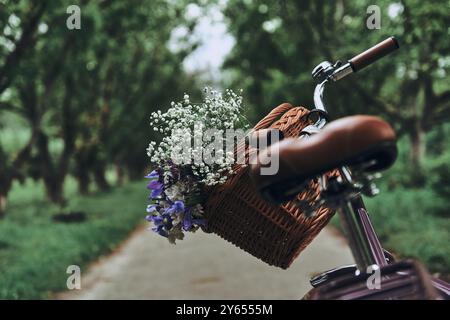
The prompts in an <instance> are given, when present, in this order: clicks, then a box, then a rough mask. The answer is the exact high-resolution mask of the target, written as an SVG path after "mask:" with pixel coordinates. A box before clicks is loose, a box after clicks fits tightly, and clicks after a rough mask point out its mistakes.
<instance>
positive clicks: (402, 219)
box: [366, 188, 450, 276]
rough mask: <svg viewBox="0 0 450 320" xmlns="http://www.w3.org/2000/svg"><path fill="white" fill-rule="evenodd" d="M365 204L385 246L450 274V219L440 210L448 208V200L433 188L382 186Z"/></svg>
mask: <svg viewBox="0 0 450 320" xmlns="http://www.w3.org/2000/svg"><path fill="white" fill-rule="evenodd" d="M366 204H367V208H368V210H369V213H370V216H371V218H372V220H373V223H374V226H375V230H376V231H377V233H378V235H379V237H380V239H381V242H382V243H383V245H384V247H385V248H387V249H388V250H391V251H392V252H394V253H395V254H398V255H399V256H401V257H414V258H416V259H418V260H420V261H423V262H424V263H425V264H426V265H427V266H428V268H429V269H430V271H431V272H440V273H443V274H444V275H446V276H448V275H449V270H450V248H449V246H448V243H450V234H449V232H448V230H449V228H450V220H449V219H448V218H446V217H443V216H440V215H439V214H438V213H439V212H441V211H442V210H448V205H449V203H448V201H445V200H443V199H442V198H440V197H439V196H438V195H436V193H434V192H433V190H430V189H423V190H419V189H416V190H411V189H403V188H397V189H394V190H389V191H388V190H387V188H382V190H381V194H380V195H379V196H378V197H376V198H373V199H367V201H366Z"/></svg>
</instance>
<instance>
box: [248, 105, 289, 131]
mask: <svg viewBox="0 0 450 320" xmlns="http://www.w3.org/2000/svg"><path fill="white" fill-rule="evenodd" d="M292 108H293V106H292V105H291V104H290V103H282V104H280V105H279V106H278V107H276V108H274V109H273V110H272V111H270V113H269V114H268V115H267V116H265V117H264V118H263V119H262V120H261V121H259V122H258V123H257V124H256V125H255V126H254V127H253V130H260V129H266V128H268V127H270V125H271V124H272V123H274V122H275V120H277V119H278V118H279V117H280V116H281V115H283V114H284V113H286V111H288V110H290V109H292Z"/></svg>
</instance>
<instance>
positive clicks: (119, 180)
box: [114, 162, 125, 186]
mask: <svg viewBox="0 0 450 320" xmlns="http://www.w3.org/2000/svg"><path fill="white" fill-rule="evenodd" d="M114 167H115V170H116V176H117V185H118V186H122V185H123V180H124V178H125V177H124V174H125V173H124V170H123V168H122V166H121V165H120V163H118V162H116V163H115V164H114Z"/></svg>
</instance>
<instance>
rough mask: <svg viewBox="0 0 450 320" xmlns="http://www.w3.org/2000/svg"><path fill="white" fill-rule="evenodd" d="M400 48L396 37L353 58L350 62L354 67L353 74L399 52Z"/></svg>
mask: <svg viewBox="0 0 450 320" xmlns="http://www.w3.org/2000/svg"><path fill="white" fill-rule="evenodd" d="M399 47H400V46H399V45H398V42H397V40H396V39H395V38H394V37H390V38H387V39H386V40H384V41H382V42H380V43H378V44H377V45H375V46H373V47H372V48H370V49H367V50H366V51H364V52H363V53H360V54H358V55H357V56H355V57H353V58H351V59H350V60H349V61H348V62H349V63H350V65H351V66H352V69H353V72H357V71H359V70H361V69H363V68H365V67H367V66H368V65H369V64H372V63H373V62H375V61H377V60H378V59H380V58H382V57H384V56H385V55H387V54H389V53H391V52H392V51H395V50H397V49H398V48H399Z"/></svg>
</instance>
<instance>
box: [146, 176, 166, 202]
mask: <svg viewBox="0 0 450 320" xmlns="http://www.w3.org/2000/svg"><path fill="white" fill-rule="evenodd" d="M147 189H149V190H152V194H151V197H152V198H156V197H157V196H159V195H160V194H161V193H162V192H163V189H164V184H163V183H161V182H159V181H158V180H152V181H150V182H149V184H148V185H147Z"/></svg>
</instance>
